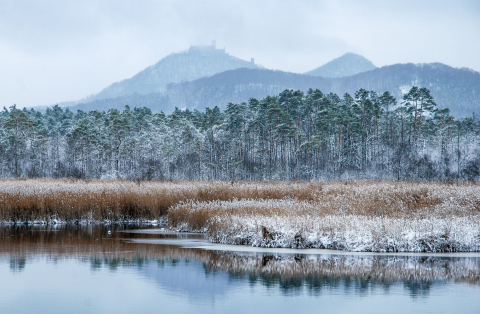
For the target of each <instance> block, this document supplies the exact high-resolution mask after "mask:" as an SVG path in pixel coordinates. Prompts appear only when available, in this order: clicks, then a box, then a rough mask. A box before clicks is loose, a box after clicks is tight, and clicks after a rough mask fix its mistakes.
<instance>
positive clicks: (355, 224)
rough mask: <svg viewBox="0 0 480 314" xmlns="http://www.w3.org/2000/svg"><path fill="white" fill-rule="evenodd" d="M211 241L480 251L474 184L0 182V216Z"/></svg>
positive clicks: (478, 193) (479, 197)
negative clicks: (167, 231)
mask: <svg viewBox="0 0 480 314" xmlns="http://www.w3.org/2000/svg"><path fill="white" fill-rule="evenodd" d="M165 215H167V217H168V223H169V225H170V227H172V228H174V229H178V230H182V231H200V232H208V234H209V237H210V239H211V240H212V241H213V242H220V243H229V244H244V245H253V246H263V247H291V248H329V249H342V250H351V251H387V252H396V251H413V252H457V251H480V186H478V185H469V184H461V185H458V186H457V185H445V184H440V183H414V182H407V183H398V182H370V181H359V182H349V183H348V184H345V183H342V182H327V183H325V182H315V183H309V182H237V183H235V184H230V183H228V182H141V183H140V184H136V183H134V182H128V181H90V182H84V181H76V182H73V181H69V180H25V181H20V180H2V181H0V222H14V223H23V222H35V221H37V222H47V223H49V222H58V221H60V222H102V221H103V222H122V221H151V220H156V219H159V218H160V217H162V216H165Z"/></svg>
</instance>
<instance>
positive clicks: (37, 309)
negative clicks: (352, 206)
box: [0, 226, 480, 313]
mask: <svg viewBox="0 0 480 314" xmlns="http://www.w3.org/2000/svg"><path fill="white" fill-rule="evenodd" d="M129 229H131V228H129ZM109 231H110V234H109ZM123 231H130V232H123ZM131 231H133V232H131ZM157 231H158V230H154V229H150V230H146V231H138V230H136V231H135V230H126V229H125V228H123V227H104V226H96V227H91V226H90V227H75V226H70V227H61V228H45V227H43V228H38V227H36V228H31V227H2V228H0V280H1V283H2V284H1V285H0V313H165V312H170V313H298V312H307V313H387V312H388V313H480V255H478V254H459V255H448V254H447V255H428V256H422V255H407V256H402V255H376V254H356V255H355V254H339V253H340V252H337V254H336V253H335V252H328V251H319V250H317V251H306V252H305V251H302V254H298V252H299V251H284V250H258V251H255V250H252V251H250V250H246V251H245V250H244V251H241V252H239V251H235V249H232V248H231V247H225V246H215V245H209V244H208V243H207V242H206V241H205V239H204V238H203V237H202V236H201V235H186V234H180V235H177V234H162V233H159V232H157ZM199 247H200V248H199ZM243 249H245V248H243ZM287 252H294V253H287ZM303 253H306V254H303Z"/></svg>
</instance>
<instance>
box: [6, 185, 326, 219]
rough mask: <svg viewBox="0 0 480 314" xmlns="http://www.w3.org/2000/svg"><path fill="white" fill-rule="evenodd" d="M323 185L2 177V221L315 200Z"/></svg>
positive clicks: (153, 215)
mask: <svg viewBox="0 0 480 314" xmlns="http://www.w3.org/2000/svg"><path fill="white" fill-rule="evenodd" d="M317 186H319V184H310V183H302V184H297V183H290V184H281V183H275V182H273V183H236V184H234V185H232V184H231V183H229V182H140V183H135V182H131V181H120V180H118V181H113V180H103V181H102V180H97V181H81V180H78V181H72V180H66V179H63V180H48V179H47V180H45V179H42V180H0V222H4V223H5V222H10V223H26V222H45V223H53V222H66V223H73V222H102V221H105V222H122V221H123V222H125V221H139V220H140V221H142V220H143V221H146V220H156V219H159V218H160V217H163V216H165V215H166V214H167V212H168V210H169V209H170V208H172V207H174V206H175V205H177V204H180V203H183V202H188V201H196V202H209V201H229V200H234V199H259V200H260V199H283V198H290V197H294V198H296V199H300V200H309V201H313V200H314V194H315V191H316V189H317Z"/></svg>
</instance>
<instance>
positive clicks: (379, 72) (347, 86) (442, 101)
mask: <svg viewBox="0 0 480 314" xmlns="http://www.w3.org/2000/svg"><path fill="white" fill-rule="evenodd" d="M414 85H418V86H421V87H427V88H428V89H429V90H430V91H431V94H432V96H433V97H435V100H436V103H437V105H438V106H439V107H440V108H446V107H448V108H450V110H451V113H452V114H453V115H454V116H456V117H467V116H471V115H472V113H476V114H477V115H478V114H480V97H479V95H480V73H478V72H475V71H472V70H468V69H456V68H452V67H450V66H447V65H444V64H440V63H432V64H421V65H415V64H411V63H409V64H395V65H391V66H385V67H382V68H377V69H374V70H371V71H368V72H364V73H359V74H356V75H353V76H348V77H342V78H324V77H315V76H310V75H302V74H294V73H289V72H282V71H273V70H265V69H246V68H241V69H236V70H230V71H225V72H222V73H219V74H216V75H213V76H211V77H206V78H201V79H198V80H195V81H191V82H185V83H180V84H170V85H168V87H167V90H166V92H164V93H161V94H159V93H152V94H149V95H138V94H136V95H130V96H127V97H119V98H116V99H102V100H97V101H95V102H92V103H89V104H79V105H77V106H75V107H72V108H70V110H74V111H75V110H77V109H82V110H91V109H97V110H108V109H111V108H117V109H123V107H124V106H125V105H126V104H128V105H129V106H130V107H132V108H133V107H144V106H146V107H149V108H151V109H152V110H153V111H154V112H157V111H160V110H163V111H164V112H166V113H170V112H172V111H173V110H174V109H175V107H178V108H190V109H198V110H203V109H205V108H206V107H214V106H219V107H220V108H222V109H224V108H226V105H227V104H228V103H229V102H243V101H248V99H250V98H252V97H253V98H262V97H265V96H267V95H274V94H278V93H280V92H281V91H283V90H284V89H294V90H297V89H298V90H301V91H303V92H306V91H308V89H310V88H313V89H319V90H321V91H322V92H324V93H329V92H333V93H336V94H338V95H343V94H344V93H349V94H353V93H354V92H355V91H356V90H358V89H360V88H364V89H366V90H372V91H375V92H378V93H383V92H384V91H390V92H391V93H392V95H393V96H395V97H396V98H397V99H398V100H400V99H401V98H402V95H403V93H405V92H406V91H408V90H409V89H410V87H412V86H414Z"/></svg>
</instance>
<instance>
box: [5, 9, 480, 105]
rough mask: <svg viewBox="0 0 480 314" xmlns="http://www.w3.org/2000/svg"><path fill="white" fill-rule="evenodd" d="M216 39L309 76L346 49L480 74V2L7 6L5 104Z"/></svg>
mask: <svg viewBox="0 0 480 314" xmlns="http://www.w3.org/2000/svg"><path fill="white" fill-rule="evenodd" d="M212 40H216V42H217V47H218V48H223V47H225V48H226V52H227V53H230V54H231V55H234V56H236V57H239V58H242V59H245V60H250V58H251V57H254V58H255V62H256V63H258V64H261V65H263V66H264V67H266V68H269V69H279V70H284V71H292V72H298V73H302V72H306V71H309V70H312V69H314V68H316V67H318V66H320V65H322V64H324V63H326V62H328V61H330V60H332V59H334V58H336V57H339V56H340V55H342V54H344V53H346V52H355V53H358V54H361V55H363V56H364V57H366V58H367V59H369V60H371V61H372V62H373V63H374V64H375V65H376V66H384V65H389V64H394V63H407V62H413V63H423V62H442V63H445V64H448V65H451V66H454V67H468V68H471V69H474V70H476V71H480V1H479V0H465V1H462V0H455V1H453V0H451V1H443V0H427V1H423V0H412V1H400V0H397V1H386V0H378V1H358V0H351V1H348V0H345V1H338V0H335V1H313V0H311V1H301V0H294V1H285V0H282V1H273V0H272V1H265V0H262V1H258V0H254V1H247V0H240V1H232V0H228V1H194V0H189V1H178V0H175V1H173V0H172V1H146V0H142V1H126V0H125V1H122V0H112V1H101V0H85V1H82V0H77V1H64V0H60V1H39V0H38V1H34V0H32V1H22V0H0V108H2V107H3V106H5V107H9V106H11V105H13V104H14V103H16V104H17V106H19V107H23V106H42V105H52V104H55V103H58V102H62V101H70V100H78V99H80V98H83V97H85V96H88V95H90V94H93V93H97V92H99V91H100V90H102V89H103V88H105V87H106V86H108V85H110V84H111V83H113V82H116V81H119V80H122V79H126V78H129V77H131V76H133V75H135V74H136V73H138V72H139V71H141V70H143V69H144V68H146V67H147V66H149V65H152V64H154V63H156V62H157V61H158V60H160V59H161V58H163V57H165V56H166V55H168V54H171V53H174V52H179V51H183V50H186V49H188V47H189V46H190V45H192V44H204V45H207V44H211V41H212Z"/></svg>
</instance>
